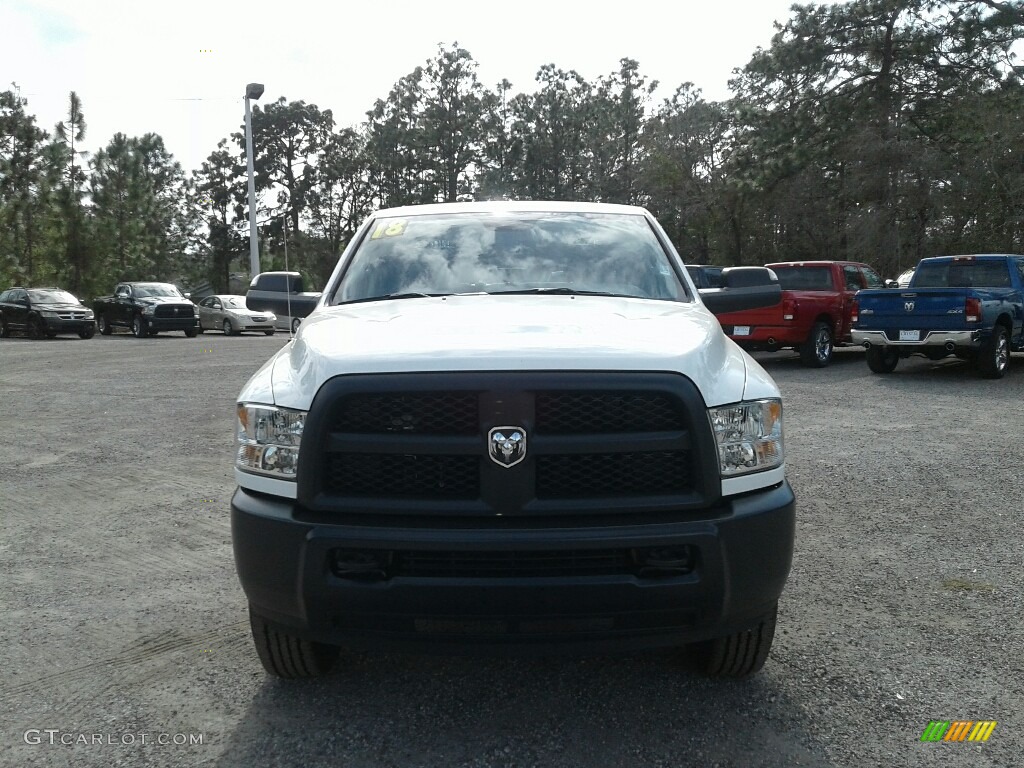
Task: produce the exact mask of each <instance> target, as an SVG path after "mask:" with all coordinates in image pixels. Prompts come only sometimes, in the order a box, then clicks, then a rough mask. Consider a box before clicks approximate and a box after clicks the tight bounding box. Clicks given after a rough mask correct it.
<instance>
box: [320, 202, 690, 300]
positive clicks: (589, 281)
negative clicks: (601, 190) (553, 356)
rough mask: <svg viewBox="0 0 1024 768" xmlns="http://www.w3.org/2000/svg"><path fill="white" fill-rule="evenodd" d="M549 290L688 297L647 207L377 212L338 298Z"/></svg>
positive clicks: (553, 291) (336, 296) (649, 297)
mask: <svg viewBox="0 0 1024 768" xmlns="http://www.w3.org/2000/svg"><path fill="white" fill-rule="evenodd" d="M544 292H551V293H581V294H586V293H599V294H612V295H616V296H629V297H637V298H644V299H663V300H667V301H679V300H686V299H687V298H688V295H687V293H686V289H685V288H684V287H683V283H682V282H681V281H680V280H679V278H678V276H677V275H676V272H675V270H673V268H672V264H671V263H670V261H669V256H668V254H667V253H666V252H665V250H664V248H663V247H662V246H661V243H660V242H659V240H658V238H657V237H656V236H655V234H654V231H653V230H652V229H651V227H650V226H649V225H648V223H647V221H646V219H645V218H644V217H643V216H637V215H630V214H607V213H601V214H592V213H562V212H557V213H556V212H529V213H521V212H517V213H493V214H479V213H451V214H432V215H419V216H409V217H405V218H380V219H377V220H376V221H375V222H374V224H373V229H372V230H371V231H370V232H369V233H367V235H366V237H365V238H364V239H363V241H362V242H361V243H360V244H359V246H358V248H357V250H356V252H355V253H354V254H353V256H352V259H351V262H350V263H349V265H348V268H347V270H346V272H345V275H344V277H343V280H342V283H341V285H340V286H339V288H338V289H337V290H336V291H335V293H334V296H333V298H332V303H345V302H352V301H368V300H373V299H378V298H388V297H392V298H397V297H400V296H401V297H403V298H404V297H412V296H423V295H426V296H438V295H451V294H462V293H491V294H500V293H544Z"/></svg>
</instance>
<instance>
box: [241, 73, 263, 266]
mask: <svg viewBox="0 0 1024 768" xmlns="http://www.w3.org/2000/svg"><path fill="white" fill-rule="evenodd" d="M262 95H263V83H249V84H248V85H247V86H245V156H246V165H247V166H248V168H249V272H250V275H249V278H250V279H252V278H254V277H256V275H258V274H259V273H260V240H259V235H257V234H256V178H255V176H254V175H253V169H252V110H251V109H250V108H249V99H258V98H259V97H260V96H262Z"/></svg>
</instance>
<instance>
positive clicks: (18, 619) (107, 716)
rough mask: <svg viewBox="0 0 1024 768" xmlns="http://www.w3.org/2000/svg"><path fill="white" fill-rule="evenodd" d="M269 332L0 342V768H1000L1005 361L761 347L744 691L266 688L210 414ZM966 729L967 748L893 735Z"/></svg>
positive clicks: (1015, 454) (1014, 745)
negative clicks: (779, 397) (786, 563)
mask: <svg viewBox="0 0 1024 768" xmlns="http://www.w3.org/2000/svg"><path fill="white" fill-rule="evenodd" d="M286 341H287V340H286V338H285V337H284V336H283V335H279V336H276V337H273V338H265V337H253V336H249V337H223V336H221V335H220V334H206V335H204V336H200V337H199V338H198V339H191V340H190V339H185V338H184V337H182V336H181V335H180V334H173V335H168V336H160V337H157V338H153V339H147V340H139V339H134V338H130V337H128V336H125V335H121V334H116V335H114V336H112V337H96V338H95V339H92V340H89V341H81V340H79V339H77V338H60V339H55V340H52V341H42V342H31V341H28V340H24V339H4V340H2V341H0V430H2V431H3V432H4V433H5V434H4V439H3V440H2V442H0V520H2V536H0V555H2V556H0V580H2V584H3V588H2V589H0V615H2V617H3V621H2V624H0V643H2V647H3V648H4V649H5V655H6V663H5V664H4V666H3V674H2V676H0V700H2V701H3V702H4V705H5V709H6V717H5V718H4V723H3V726H2V728H0V764H2V765H9V766H27V765H46V766H51V765H52V766H104V767H106V766H112V765H130V766H149V765H152V766H190V765H215V766H224V767H233V766H239V767H242V766H245V767H248V766H253V765H281V766H316V765H325V766H326V765H331V766H345V767H346V768H360V767H361V766H424V767H428V766H429V767H431V768H433V767H434V766H445V767H446V768H447V767H449V766H510V767H511V766H515V767H517V768H518V767H525V766H573V767H575V766H598V767H599V766H631V767H633V766H666V767H667V766H671V767H672V768H680V767H682V766H736V767H737V768H739V767H741V766H743V767H745V766H779V767H781V766H851V767H853V766H856V767H857V768H861V767H862V766H881V765H885V766H903V765H908V766H911V765H912V766H944V767H945V766H1011V765H1020V764H1021V758H1020V754H1021V752H1022V750H1024V718H1022V716H1021V714H1020V705H1021V702H1024V636H1022V634H1024V633H1022V627H1021V620H1022V616H1024V601H1022V597H1021V595H1022V585H1024V568H1022V561H1024V557H1022V551H1024V550H1022V547H1021V541H1022V536H1021V533H1020V529H1019V528H1018V527H1017V526H1018V525H1019V524H1020V522H1021V515H1022V503H1021V498H1022V492H1021V489H1022V483H1021V479H1020V478H1021V474H1020V467H1021V435H1022V434H1024V408H1022V407H1021V403H1022V402H1024V357H1021V356H1015V358H1014V360H1013V363H1012V365H1011V370H1010V372H1009V374H1008V375H1007V376H1006V378H1004V379H1003V380H1001V381H986V380H983V379H980V378H978V377H977V376H976V375H974V374H973V372H972V371H970V369H968V368H967V367H966V366H965V365H964V364H962V363H960V362H956V361H949V362H940V363H931V362H927V361H924V360H914V361H910V362H906V361H904V362H902V363H901V364H900V367H899V368H898V369H897V371H896V373H894V374H893V375H891V376H874V375H872V374H870V373H869V372H868V370H867V366H866V365H865V363H864V360H863V354H862V353H860V352H859V351H856V350H849V351H848V350H843V351H840V352H838V353H837V355H836V360H835V362H834V364H833V365H832V366H831V367H829V368H827V369H824V370H820V371H815V370H807V369H804V368H801V367H800V365H799V363H798V361H797V360H796V358H795V357H794V356H793V355H790V354H786V353H778V354H774V355H761V356H759V359H760V360H761V361H762V363H763V364H764V365H765V367H766V368H768V370H769V371H770V372H771V373H772V375H773V376H774V377H775V378H776V380H777V381H778V383H779V385H780V387H781V388H782V390H783V394H784V397H785V404H786V409H787V410H786V419H787V420H786V437H787V443H786V447H787V450H788V457H787V458H788V468H789V477H790V480H791V482H792V484H793V487H794V489H795V491H796V493H797V504H798V519H799V522H798V530H797V545H796V554H795V559H794V564H793V572H792V576H791V580H790V582H789V584H788V586H787V589H786V592H785V593H784V594H783V599H782V604H781V609H780V617H779V630H778V633H777V634H776V639H775V645H774V647H773V650H772V654H771V657H770V659H769V661H768V664H767V666H766V667H765V669H764V671H763V672H762V673H761V674H760V675H758V676H756V677H754V678H752V679H750V680H747V681H742V682H724V683H723V682H712V681H707V680H704V679H700V678H697V677H694V676H693V675H692V674H691V673H689V672H688V671H687V670H686V669H685V667H683V666H681V665H680V663H679V661H678V660H677V659H676V658H675V657H674V656H673V655H672V654H669V653H664V652H657V653H648V654H639V655H632V656H618V657H597V658H573V657H568V658H562V657H558V658H544V659H530V660H524V659H514V660H507V659H495V658H486V659H479V658H463V657H436V656H419V655H396V654H388V655H372V654H368V655H353V656H348V657H346V659H345V661H344V663H343V664H342V665H341V669H340V670H339V671H338V672H337V673H335V674H334V675H332V676H331V677H329V678H327V679H324V680H321V681H316V682H313V683H308V682H305V683H303V682H299V683H295V682H291V683H288V682H282V681H278V680H273V679H270V678H268V677H267V676H265V674H264V673H263V671H262V668H261V667H260V665H259V662H258V661H257V658H256V654H255V652H254V650H253V648H252V645H251V642H250V638H249V632H248V625H247V616H246V611H245V600H244V596H243V594H242V591H241V588H240V587H239V585H238V581H237V579H236V577H235V573H234V565H233V561H232V555H231V544H230V533H229V522H228V504H229V499H230V495H231V492H232V490H233V486H234V483H233V479H232V470H231V453H232V429H233V422H232V415H233V403H234V398H235V395H236V394H237V392H238V391H239V389H240V388H241V385H242V384H243V382H244V381H245V380H246V378H247V377H248V376H249V375H250V374H251V373H252V372H253V371H254V370H255V369H256V368H257V367H258V366H259V365H260V364H261V363H262V362H263V361H264V360H265V359H266V358H267V357H268V356H269V355H270V354H271V353H272V352H273V351H274V350H276V349H278V348H279V347H280V346H281V345H282V344H284V343H286ZM982 719H984V720H996V721H998V726H997V727H996V729H995V731H994V732H993V734H992V736H991V738H990V740H989V741H988V742H987V743H984V744H968V743H937V744H933V743H922V742H921V741H920V736H921V733H922V731H923V730H924V728H925V726H926V725H927V724H928V722H929V721H930V720H982ZM30 729H31V730H30ZM47 730H49V731H52V732H53V733H52V734H51V733H47ZM26 731H28V734H27V737H28V739H27V740H28V741H35V740H38V741H39V742H40V743H26ZM37 734H38V735H37ZM97 738H98V739H99V740H100V741H102V742H103V743H92V742H94V741H95V740H96V739H97ZM62 740H63V741H72V742H75V743H72V744H70V745H68V744H62V743H61V741H62ZM83 740H84V741H85V742H87V743H81V742H82V741H83ZM182 740H184V741H185V742H186V743H184V744H181V743H175V741H178V742H181V741H182ZM51 741H53V742H54V743H52V744H51V743H50V742H51ZM131 741H134V743H124V742H131ZM161 741H167V742H170V743H166V744H164V743H160V742H161ZM196 741H200V742H201V743H189V742H196ZM109 742H114V743H109Z"/></svg>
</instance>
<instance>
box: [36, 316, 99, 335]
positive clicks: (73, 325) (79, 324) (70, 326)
mask: <svg viewBox="0 0 1024 768" xmlns="http://www.w3.org/2000/svg"><path fill="white" fill-rule="evenodd" d="M43 325H44V326H45V328H46V330H47V331H49V332H50V333H81V332H82V331H85V330H88V329H89V328H93V329H95V328H96V321H95V320H61V319H59V318H56V319H54V318H45V319H44V321H43Z"/></svg>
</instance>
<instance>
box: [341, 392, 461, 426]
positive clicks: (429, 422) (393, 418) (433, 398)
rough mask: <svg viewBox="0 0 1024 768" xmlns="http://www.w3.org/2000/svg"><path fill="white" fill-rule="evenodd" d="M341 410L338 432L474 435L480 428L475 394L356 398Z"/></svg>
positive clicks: (387, 395)
mask: <svg viewBox="0 0 1024 768" xmlns="http://www.w3.org/2000/svg"><path fill="white" fill-rule="evenodd" d="M340 411H341V412H340V413H339V414H338V418H337V420H336V421H335V423H334V429H335V431H338V432H356V433H362V434H381V433H386V432H400V433H406V434H432V435H474V434H476V433H477V431H478V429H479V413H478V406H477V395H476V393H475V392H451V393H449V392H425V393H415V394H381V395H355V396H352V397H349V398H346V400H345V402H344V405H343V406H342V407H341V409H340Z"/></svg>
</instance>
